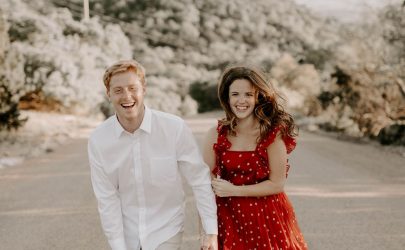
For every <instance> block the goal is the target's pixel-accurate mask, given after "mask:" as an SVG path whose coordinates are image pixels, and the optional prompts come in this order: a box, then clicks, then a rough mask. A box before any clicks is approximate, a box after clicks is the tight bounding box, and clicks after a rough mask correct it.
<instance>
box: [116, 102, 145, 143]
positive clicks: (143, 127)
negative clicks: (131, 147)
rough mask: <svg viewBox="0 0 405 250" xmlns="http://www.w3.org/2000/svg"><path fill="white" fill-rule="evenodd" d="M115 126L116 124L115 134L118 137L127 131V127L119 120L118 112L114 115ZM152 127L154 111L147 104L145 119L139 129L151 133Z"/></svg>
mask: <svg viewBox="0 0 405 250" xmlns="http://www.w3.org/2000/svg"><path fill="white" fill-rule="evenodd" d="M113 126H114V133H115V135H116V136H117V137H120V136H121V134H122V133H123V132H124V131H125V129H124V128H123V127H122V125H121V123H120V122H119V121H118V117H117V114H115V115H114V118H113ZM151 127H152V111H151V110H150V109H149V108H148V107H146V105H145V113H144V115H143V120H142V123H141V126H139V129H140V130H143V131H145V132H146V133H148V134H150V132H151Z"/></svg>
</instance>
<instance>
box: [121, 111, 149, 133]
mask: <svg viewBox="0 0 405 250" xmlns="http://www.w3.org/2000/svg"><path fill="white" fill-rule="evenodd" d="M144 115H145V107H144V108H143V109H142V112H140V113H139V114H138V115H137V117H135V118H133V119H120V118H119V117H118V116H117V118H118V121H119V123H120V124H121V126H122V127H123V128H124V130H125V131H127V132H129V133H131V134H132V133H134V132H135V131H136V130H137V129H138V128H139V127H140V126H141V124H142V121H143V117H144Z"/></svg>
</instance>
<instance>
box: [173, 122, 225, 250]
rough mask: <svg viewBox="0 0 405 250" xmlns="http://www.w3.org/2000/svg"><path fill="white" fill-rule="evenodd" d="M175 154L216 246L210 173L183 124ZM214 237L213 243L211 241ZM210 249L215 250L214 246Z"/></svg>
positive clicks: (216, 225)
mask: <svg viewBox="0 0 405 250" xmlns="http://www.w3.org/2000/svg"><path fill="white" fill-rule="evenodd" d="M176 152H177V161H178V163H179V168H180V171H181V173H182V175H183V176H184V177H185V179H186V181H187V183H188V184H189V185H190V186H191V188H192V189H193V193H194V196H195V199H196V203H197V209H198V212H199V214H200V217H201V222H202V226H203V228H204V231H205V233H206V234H207V235H211V241H210V242H211V244H216V235H217V234H218V222H217V207H216V203H215V196H214V193H213V191H212V188H211V177H210V171H209V168H208V166H207V165H206V164H205V163H204V161H203V159H202V156H201V153H200V150H199V148H198V146H197V143H196V141H195V139H194V136H193V134H192V133H191V130H190V128H189V127H188V126H187V125H186V124H185V123H184V122H183V127H182V128H181V130H180V132H179V134H178V137H177V141H176ZM214 236H215V242H213V240H212V239H213V238H214ZM212 249H216V246H215V248H212Z"/></svg>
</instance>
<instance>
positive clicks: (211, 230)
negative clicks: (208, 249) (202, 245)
mask: <svg viewBox="0 0 405 250" xmlns="http://www.w3.org/2000/svg"><path fill="white" fill-rule="evenodd" d="M202 224H203V226H204V231H205V233H206V234H217V235H218V223H217V220H216V219H206V220H205V221H203V222H202Z"/></svg>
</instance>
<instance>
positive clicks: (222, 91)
mask: <svg viewBox="0 0 405 250" xmlns="http://www.w3.org/2000/svg"><path fill="white" fill-rule="evenodd" d="M238 79H246V80H248V81H249V82H251V83H252V84H253V87H254V88H255V90H256V98H257V99H256V105H255V108H254V114H255V117H256V119H257V120H258V121H259V125H260V136H259V137H258V138H257V139H258V140H257V142H260V141H262V140H264V139H265V138H266V136H268V133H269V132H270V131H271V130H272V129H274V128H276V127H278V126H280V128H281V133H282V135H283V136H290V137H296V136H297V135H298V134H297V132H296V130H297V128H296V126H295V123H294V119H293V118H292V116H291V115H290V114H288V113H287V112H286V111H284V108H283V106H282V105H281V104H280V103H279V102H278V100H280V99H281V100H283V98H282V97H281V96H280V95H279V94H278V93H277V92H276V91H275V89H274V87H273V86H272V84H271V83H270V81H268V79H267V78H266V76H265V74H264V73H263V72H262V71H261V70H259V69H257V68H255V67H252V66H246V65H236V66H231V67H228V68H226V69H225V71H224V72H223V73H222V75H221V77H220V79H219V83H218V97H219V101H220V103H221V106H222V108H223V109H224V110H225V114H226V118H224V119H222V120H220V121H219V123H220V126H224V127H227V128H228V131H229V133H230V134H231V135H236V130H235V128H236V126H237V118H236V116H235V114H234V113H233V112H232V110H231V107H230V105H229V87H230V86H231V84H232V83H233V82H234V81H235V80H238Z"/></svg>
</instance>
